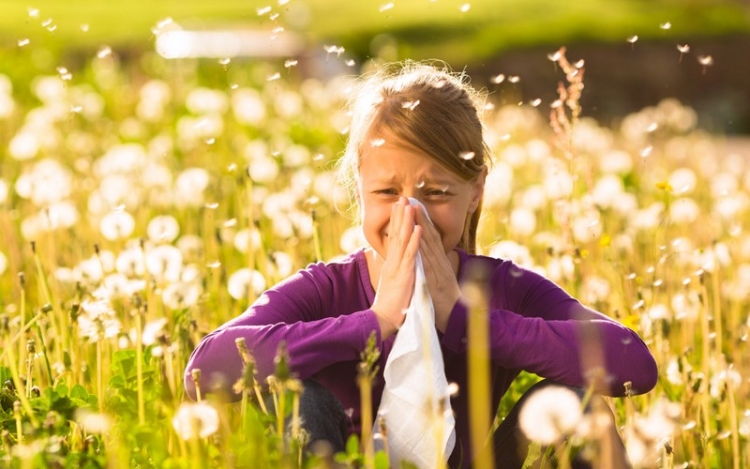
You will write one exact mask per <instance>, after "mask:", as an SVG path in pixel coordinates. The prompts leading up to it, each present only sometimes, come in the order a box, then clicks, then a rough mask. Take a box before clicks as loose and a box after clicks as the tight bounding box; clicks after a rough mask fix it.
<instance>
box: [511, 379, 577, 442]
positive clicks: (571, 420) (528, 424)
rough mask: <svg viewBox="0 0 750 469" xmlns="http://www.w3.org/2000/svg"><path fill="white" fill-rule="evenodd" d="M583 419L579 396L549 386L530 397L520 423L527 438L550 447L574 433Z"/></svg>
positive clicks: (559, 387)
mask: <svg viewBox="0 0 750 469" xmlns="http://www.w3.org/2000/svg"><path fill="white" fill-rule="evenodd" d="M582 417H583V412H582V410H581V400H580V398H579V397H578V395H577V394H576V393H575V392H573V391H572V390H570V389H568V388H565V387H562V386H554V385H550V386H547V387H544V388H542V389H540V390H538V391H536V392H534V393H533V394H531V395H530V396H529V397H528V399H527V401H526V403H525V404H524V406H523V407H522V408H521V411H520V413H519V417H518V423H519V426H520V427H521V430H522V431H523V432H524V434H525V435H526V437H527V438H528V439H530V440H531V441H534V442H537V443H539V444H542V445H550V444H553V443H555V442H556V441H558V440H560V439H561V438H563V437H565V436H566V435H569V434H572V433H573V432H574V431H575V429H576V426H577V425H578V424H579V423H580V422H581V419H582Z"/></svg>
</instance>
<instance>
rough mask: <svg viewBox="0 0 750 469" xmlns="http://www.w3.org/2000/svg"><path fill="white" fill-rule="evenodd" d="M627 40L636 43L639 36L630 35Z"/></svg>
mask: <svg viewBox="0 0 750 469" xmlns="http://www.w3.org/2000/svg"><path fill="white" fill-rule="evenodd" d="M626 41H628V42H629V43H631V44H635V43H636V42H637V41H638V36H637V35H633V36H629V37H628V38H627V39H626Z"/></svg>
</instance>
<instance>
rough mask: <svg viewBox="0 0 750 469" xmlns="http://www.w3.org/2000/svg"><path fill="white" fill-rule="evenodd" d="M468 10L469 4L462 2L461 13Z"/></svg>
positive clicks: (469, 8)
mask: <svg viewBox="0 0 750 469" xmlns="http://www.w3.org/2000/svg"><path fill="white" fill-rule="evenodd" d="M469 10H471V5H470V4H468V3H464V4H463V5H461V13H466V12H467V11H469Z"/></svg>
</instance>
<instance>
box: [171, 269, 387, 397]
mask: <svg viewBox="0 0 750 469" xmlns="http://www.w3.org/2000/svg"><path fill="white" fill-rule="evenodd" d="M325 268H326V267H325V266H323V265H314V266H311V267H310V268H308V269H306V270H303V271H300V272H298V273H297V274H295V275H293V276H292V277H290V278H289V279H287V280H285V281H283V282H281V283H280V284H278V285H276V286H275V287H273V288H271V289H269V290H267V291H266V292H265V293H263V295H262V296H260V297H259V298H258V299H257V300H256V301H255V303H253V304H252V305H251V306H250V308H249V309H248V310H247V311H246V312H245V313H243V314H242V315H240V316H238V317H237V318H235V319H233V320H231V321H229V322H227V323H225V324H224V325H222V326H220V327H219V328H218V329H216V330H215V331H213V332H211V333H209V334H208V335H206V336H205V337H204V338H203V339H202V340H201V342H200V343H199V344H198V346H197V347H196V349H195V350H194V351H193V353H192V355H191V356H190V359H189V361H188V365H187V368H186V370H185V378H184V383H185V389H186V391H187V393H188V395H189V396H190V397H191V398H195V383H194V382H193V380H192V376H191V373H192V370H195V369H199V370H201V383H200V384H201V390H202V392H204V393H205V392H206V391H207V390H210V389H213V388H215V386H217V385H219V386H220V387H221V388H222V390H223V391H224V393H225V394H226V395H228V396H230V398H231V397H237V398H238V397H239V396H236V395H235V393H234V392H233V391H232V389H231V388H232V386H233V385H234V383H235V382H236V381H237V380H238V379H239V378H240V376H241V374H242V371H243V367H244V364H243V362H242V358H241V357H240V354H239V352H238V350H237V345H236V342H235V341H236V339H238V338H244V339H245V342H246V343H247V346H248V348H249V350H250V353H251V354H252V355H253V358H254V360H255V367H256V376H257V378H258V379H259V380H260V381H261V382H262V383H265V382H266V377H268V376H269V375H271V374H273V372H274V367H275V364H274V358H275V357H276V354H277V351H278V348H279V344H280V343H281V342H285V343H286V347H287V350H288V353H289V357H290V367H291V369H292V371H293V372H294V373H295V374H296V375H297V377H298V378H300V379H305V378H308V377H310V376H312V375H314V374H315V373H317V372H318V371H320V370H321V369H323V368H325V367H327V366H329V365H331V364H333V363H336V362H341V361H347V360H357V359H359V354H360V352H361V351H362V350H364V348H365V345H366V343H367V340H368V338H369V336H370V334H371V332H372V331H377V332H376V333H377V334H378V337H377V339H378V342H379V341H380V336H379V334H380V328H379V326H378V323H377V319H376V317H375V315H374V313H373V312H372V310H370V309H364V310H360V311H353V312H349V313H347V314H345V313H346V312H342V311H340V310H339V311H333V310H332V308H335V303H336V301H335V300H334V299H333V298H334V297H333V291H332V290H333V283H334V280H333V279H331V278H330V277H327V276H326V275H325V273H324V272H323V270H324V269H325Z"/></svg>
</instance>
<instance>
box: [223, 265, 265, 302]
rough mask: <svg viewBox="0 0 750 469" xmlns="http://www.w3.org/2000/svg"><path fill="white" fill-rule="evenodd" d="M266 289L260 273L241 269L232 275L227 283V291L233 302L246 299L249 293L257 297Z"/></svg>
mask: <svg viewBox="0 0 750 469" xmlns="http://www.w3.org/2000/svg"><path fill="white" fill-rule="evenodd" d="M265 288H266V279H265V278H264V277H263V275H261V273H260V272H258V271H256V270H253V269H250V268H247V267H245V268H243V269H240V270H238V271H237V272H235V273H233V274H232V276H231V277H229V281H228V282H227V290H229V294H230V295H231V297H232V298H234V299H235V300H241V299H244V298H247V297H248V294H249V293H250V291H252V292H254V293H255V294H256V295H259V294H261V293H262V292H263V290H265Z"/></svg>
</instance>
